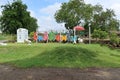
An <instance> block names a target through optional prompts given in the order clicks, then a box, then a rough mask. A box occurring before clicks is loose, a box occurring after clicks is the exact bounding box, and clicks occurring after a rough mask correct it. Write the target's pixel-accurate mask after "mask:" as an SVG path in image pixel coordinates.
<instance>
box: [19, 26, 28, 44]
mask: <svg viewBox="0 0 120 80" xmlns="http://www.w3.org/2000/svg"><path fill="white" fill-rule="evenodd" d="M25 40H28V30H27V29H24V28H19V29H18V30H17V42H18V43H24V41H25Z"/></svg>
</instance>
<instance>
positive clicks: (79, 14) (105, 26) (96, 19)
mask: <svg viewBox="0 0 120 80" xmlns="http://www.w3.org/2000/svg"><path fill="white" fill-rule="evenodd" d="M55 19H56V21H57V22H58V23H65V24H66V25H65V27H66V28H68V27H69V28H70V29H73V27H74V26H76V25H81V26H84V27H85V32H88V29H89V28H88V26H90V27H91V32H92V33H93V32H94V30H95V29H101V30H102V31H110V30H111V29H115V30H117V29H118V27H119V21H118V20H117V19H115V13H114V11H113V10H111V9H106V10H103V7H102V6H101V5H98V4H97V5H95V6H93V5H91V4H85V2H84V0H70V1H69V2H67V3H62V6H61V9H60V10H58V11H57V12H56V13H55Z"/></svg>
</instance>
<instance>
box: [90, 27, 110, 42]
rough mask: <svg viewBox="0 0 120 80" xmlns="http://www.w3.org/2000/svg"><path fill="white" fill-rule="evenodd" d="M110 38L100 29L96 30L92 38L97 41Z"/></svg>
mask: <svg viewBox="0 0 120 80" xmlns="http://www.w3.org/2000/svg"><path fill="white" fill-rule="evenodd" d="M107 36H108V33H107V32H106V31H102V30H100V29H98V30H94V32H93V34H92V37H93V38H96V40H97V39H106V38H107Z"/></svg>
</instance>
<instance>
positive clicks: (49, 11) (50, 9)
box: [38, 3, 65, 31]
mask: <svg viewBox="0 0 120 80" xmlns="http://www.w3.org/2000/svg"><path fill="white" fill-rule="evenodd" d="M60 6H61V3H55V4H53V5H49V6H47V7H45V8H42V9H40V14H41V16H40V17H39V19H38V24H39V25H40V28H39V31H50V30H57V31H58V30H65V27H64V26H63V25H62V24H58V23H56V21H55V19H54V14H55V12H56V11H57V10H59V9H60Z"/></svg>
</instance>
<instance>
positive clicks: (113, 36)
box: [110, 33, 120, 46]
mask: <svg viewBox="0 0 120 80" xmlns="http://www.w3.org/2000/svg"><path fill="white" fill-rule="evenodd" d="M110 42H111V43H112V45H113V46H117V45H120V38H119V37H118V36H117V34H116V33H111V34H110Z"/></svg>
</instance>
